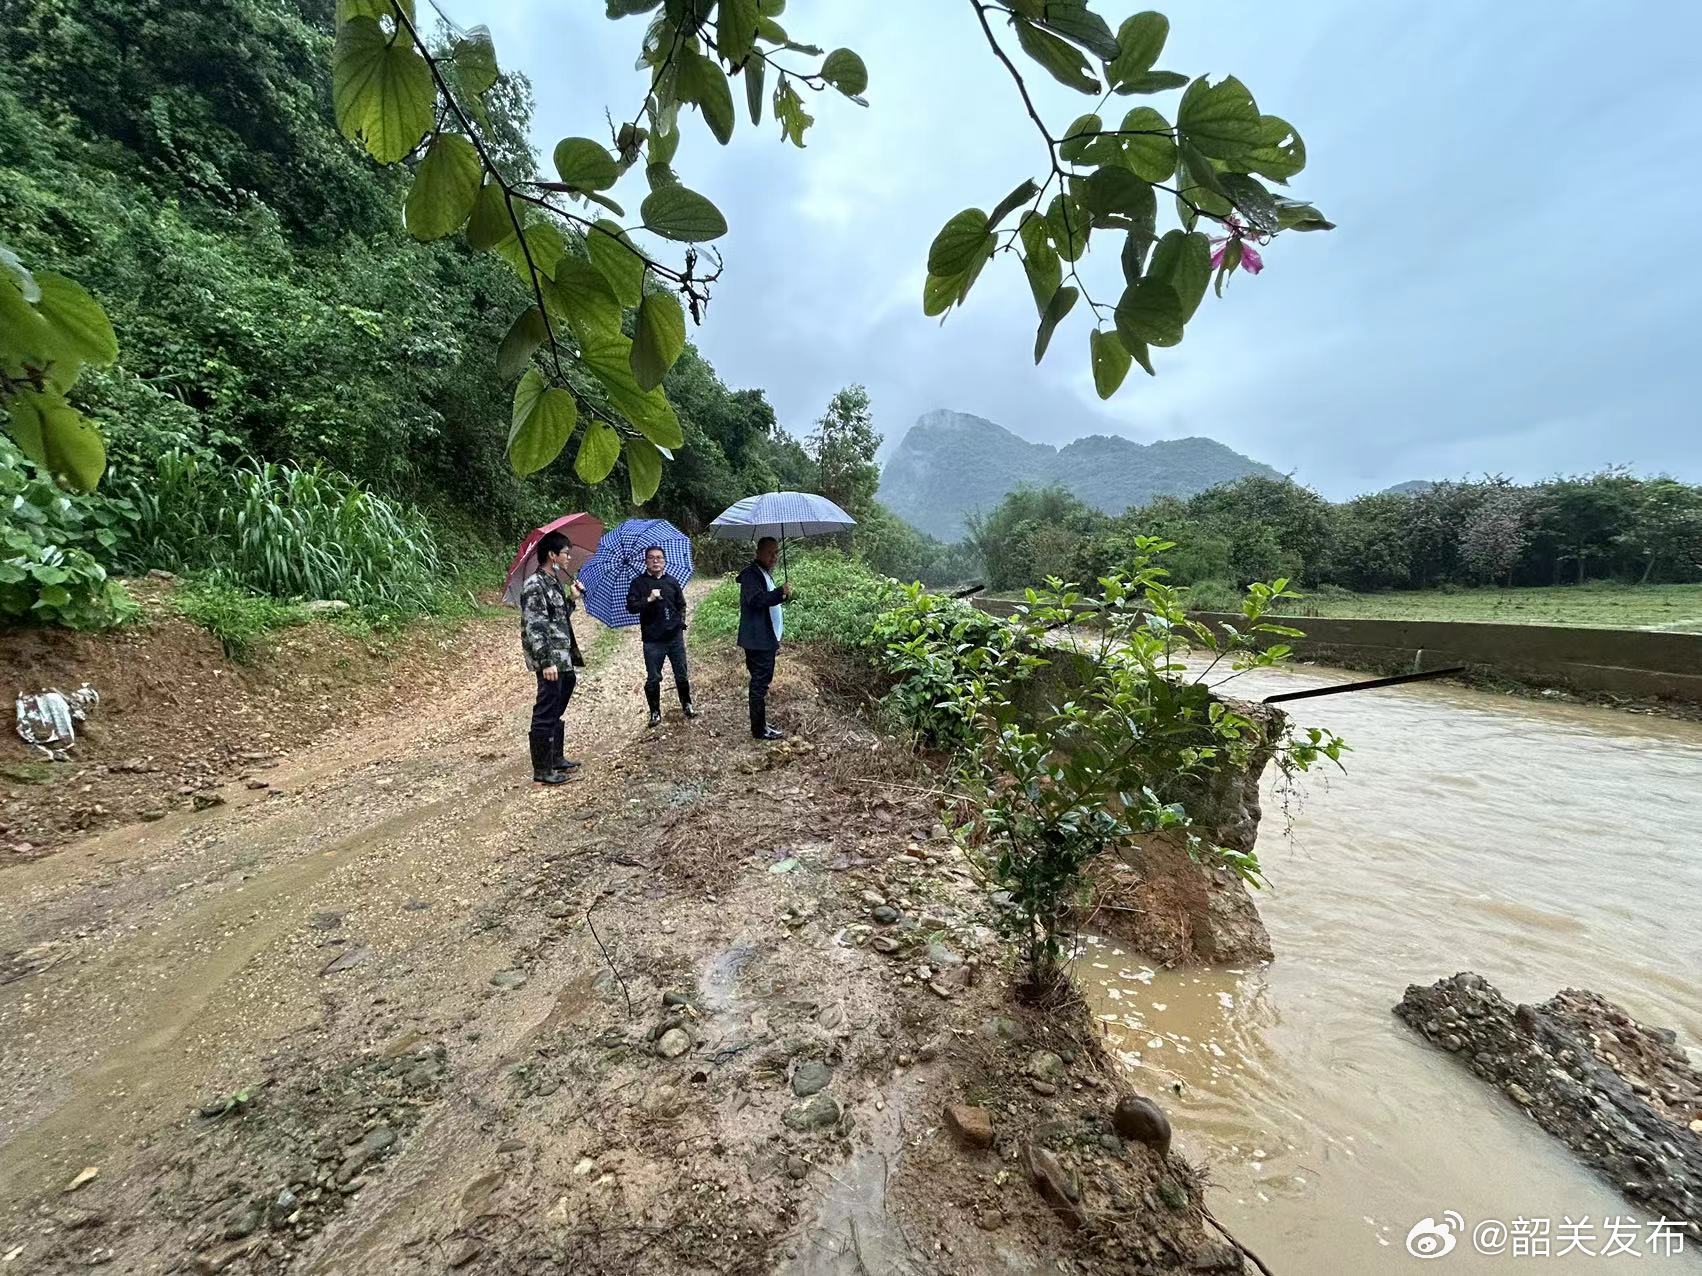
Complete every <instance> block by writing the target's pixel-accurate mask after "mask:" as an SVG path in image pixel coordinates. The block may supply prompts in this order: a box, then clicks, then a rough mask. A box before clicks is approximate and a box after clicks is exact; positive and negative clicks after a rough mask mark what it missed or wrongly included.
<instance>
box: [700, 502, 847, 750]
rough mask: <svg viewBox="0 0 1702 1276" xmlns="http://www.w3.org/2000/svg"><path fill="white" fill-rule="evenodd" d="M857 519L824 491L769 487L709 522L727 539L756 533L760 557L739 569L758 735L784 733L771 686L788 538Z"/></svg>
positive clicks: (787, 594) (785, 593)
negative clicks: (772, 719)
mask: <svg viewBox="0 0 1702 1276" xmlns="http://www.w3.org/2000/svg"><path fill="white" fill-rule="evenodd" d="M856 524H857V520H856V519H854V518H852V517H851V516H850V515H849V514H847V513H846V512H845V511H844V510H842V509H840V508H839V506H837V505H835V504H834V503H833V502H832V501H830V500H828V499H827V497H825V496H817V495H815V494H814V493H812V492H765V493H763V494H762V495H761V496H747V497H745V499H744V500H742V501H739V502H737V503H736V504H734V505H731V506H729V507H728V508H727V509H725V510H723V511H722V513H721V516H720V517H719V518H717V519H716V520H715V521H714V522H713V523H711V524H710V530H711V531H713V532H714V533H715V535H717V536H720V537H724V538H726V539H728V540H744V539H745V538H746V537H755V538H756V560H755V561H754V562H753V563H751V565H750V566H749V567H747V568H745V569H744V571H742V572H740V573H739V646H741V647H743V648H744V651H745V668H746V669H747V670H749V671H750V676H751V734H752V735H753V736H755V737H756V738H757V739H758V740H782V739H784V738H785V736H784V735H783V734H782V733H781V732H779V731H776V730H775V729H774V728H773V727H771V726H769V725H768V686H769V684H770V683H771V682H773V681H774V659H775V656H776V654H777V653H778V652H779V650H780V639H781V636H782V634H784V633H785V630H786V622H785V617H784V615H783V612H782V604H784V603H785V602H787V601H788V600H790V598H791V597H792V586H791V585H789V584H782V585H776V584H775V583H774V566H775V563H776V562H777V561H779V559H780V555H781V550H782V546H781V541H782V540H783V539H784V538H786V537H797V536H824V535H828V534H831V533H833V532H842V531H844V530H845V529H846V528H849V527H855V526H856Z"/></svg>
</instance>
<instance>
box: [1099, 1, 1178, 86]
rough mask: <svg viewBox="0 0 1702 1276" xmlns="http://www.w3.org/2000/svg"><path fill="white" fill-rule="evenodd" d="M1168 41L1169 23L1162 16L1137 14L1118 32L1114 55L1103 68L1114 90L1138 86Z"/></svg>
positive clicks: (1127, 19) (1128, 19) (1124, 22)
mask: <svg viewBox="0 0 1702 1276" xmlns="http://www.w3.org/2000/svg"><path fill="white" fill-rule="evenodd" d="M1169 38H1170V19H1169V18H1167V17H1165V16H1164V15H1163V14H1162V13H1152V12H1147V13H1137V14H1135V15H1134V16H1133V17H1131V18H1126V19H1124V21H1123V25H1122V26H1120V27H1118V28H1117V53H1116V56H1115V57H1114V58H1113V59H1112V60H1111V65H1110V66H1109V67H1108V68H1106V72H1105V74H1106V78H1107V79H1108V80H1109V81H1110V82H1111V84H1112V86H1113V87H1116V86H1118V85H1124V84H1131V83H1135V82H1138V81H1139V80H1140V79H1141V78H1142V77H1143V76H1145V75H1146V73H1147V72H1148V71H1150V70H1152V68H1153V66H1154V65H1155V64H1156V63H1157V62H1158V55H1159V54H1161V53H1163V52H1164V42H1165V41H1166V40H1167V39H1169Z"/></svg>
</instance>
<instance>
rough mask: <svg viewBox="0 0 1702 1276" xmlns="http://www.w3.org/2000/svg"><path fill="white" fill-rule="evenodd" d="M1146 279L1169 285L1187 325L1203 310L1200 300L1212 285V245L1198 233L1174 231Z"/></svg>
mask: <svg viewBox="0 0 1702 1276" xmlns="http://www.w3.org/2000/svg"><path fill="white" fill-rule="evenodd" d="M1146 277H1147V278H1148V279H1159V280H1163V281H1164V282H1165V283H1167V284H1169V285H1170V287H1171V288H1172V289H1173V290H1174V291H1175V293H1176V300H1177V301H1178V302H1179V303H1180V304H1181V314H1182V322H1183V323H1186V322H1188V320H1190V319H1192V318H1193V317H1194V312H1195V311H1196V310H1198V309H1199V308H1200V299H1201V298H1203V297H1204V296H1205V295H1206V284H1207V283H1209V282H1210V281H1211V241H1210V240H1209V239H1207V238H1206V237H1205V236H1204V235H1202V234H1200V233H1199V232H1198V231H1195V232H1194V233H1192V234H1189V233H1188V232H1187V231H1181V230H1173V231H1171V232H1170V233H1169V234H1167V235H1165V236H1164V238H1163V239H1161V240H1159V241H1158V247H1157V248H1155V249H1153V253H1152V265H1151V266H1150V267H1148V268H1147V273H1146ZM1152 344H1153V345H1155V346H1161V345H1164V344H1166V343H1165V342H1162V341H1156V340H1155V341H1153V343H1152ZM1170 344H1172V345H1173V344H1175V343H1174V342H1171V343H1170Z"/></svg>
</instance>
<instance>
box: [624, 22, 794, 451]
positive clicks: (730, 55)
mask: <svg viewBox="0 0 1702 1276" xmlns="http://www.w3.org/2000/svg"><path fill="white" fill-rule="evenodd" d="M760 16H761V14H760V12H759V11H758V9H757V2H756V0H721V3H720V4H719V5H717V6H716V10H715V51H716V52H717V53H719V54H720V55H721V56H722V57H723V58H725V59H727V61H728V62H730V63H731V64H732V65H734V66H738V65H739V64H740V63H741V62H743V61H744V60H745V59H746V58H748V57H750V55H751V50H752V49H754V48H756V24H757V19H758V18H759V17H760ZM758 61H760V59H759V60H758ZM749 70H750V68H749V67H747V68H746V73H747V74H748V73H749ZM753 122H754V121H753ZM610 464H611V465H612V464H613V462H611V463H610Z"/></svg>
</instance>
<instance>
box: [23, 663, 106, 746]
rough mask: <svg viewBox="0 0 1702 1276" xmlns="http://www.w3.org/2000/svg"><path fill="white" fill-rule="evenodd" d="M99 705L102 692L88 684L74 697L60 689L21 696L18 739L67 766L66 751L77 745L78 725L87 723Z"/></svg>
mask: <svg viewBox="0 0 1702 1276" xmlns="http://www.w3.org/2000/svg"><path fill="white" fill-rule="evenodd" d="M99 703H100V692H98V691H96V690H95V689H94V688H93V687H91V686H90V685H89V684H88V683H86V682H85V683H84V684H83V685H82V686H80V687H78V688H77V689H76V690H75V691H73V692H72V693H71V694H70V695H66V694H65V693H64V692H63V691H60V690H59V689H58V688H54V689H52V690H50V691H38V692H37V693H36V694H35V695H33V696H28V695H20V696H19V697H18V735H19V737H20V738H21V739H22V740H23V742H24V743H25V744H33V745H35V746H36V747H37V748H38V749H40V750H42V752H44V753H46V754H47V755H48V756H49V757H51V758H52V759H53V760H54V761H55V762H63V761H65V751H66V750H67V749H69V748H70V747H71V746H72V745H74V744H76V743H77V728H76V724H77V723H79V722H87V721H88V720H89V714H90V713H92V712H93V711H94V708H95V706H96V705H98V704H99Z"/></svg>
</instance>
